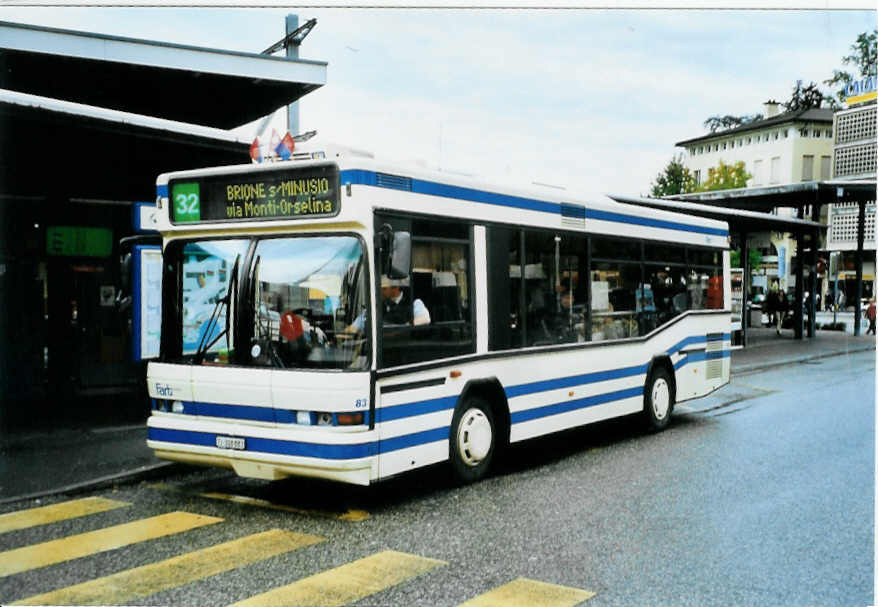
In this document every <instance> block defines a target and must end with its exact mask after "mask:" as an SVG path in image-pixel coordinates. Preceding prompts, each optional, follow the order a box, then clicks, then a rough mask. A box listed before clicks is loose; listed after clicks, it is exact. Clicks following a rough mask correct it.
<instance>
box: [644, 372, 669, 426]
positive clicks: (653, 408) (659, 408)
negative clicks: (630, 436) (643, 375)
mask: <svg viewBox="0 0 878 607" xmlns="http://www.w3.org/2000/svg"><path fill="white" fill-rule="evenodd" d="M675 398H676V394H675V390H674V380H673V378H671V374H670V373H668V370H667V369H666V368H665V367H662V366H659V367H655V368H654V369H653V371H652V373H650V375H649V380H648V381H647V382H646V386H645V387H644V390H643V419H644V421H645V422H646V427H647V429H648V430H651V431H653V432H658V431H659V430H664V429H665V428H666V427H667V426H668V423H670V421H671V413H672V412H673V410H674V401H675Z"/></svg>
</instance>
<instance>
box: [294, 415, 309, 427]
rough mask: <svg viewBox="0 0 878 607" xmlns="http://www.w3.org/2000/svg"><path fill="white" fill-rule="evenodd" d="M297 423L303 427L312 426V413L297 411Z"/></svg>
mask: <svg viewBox="0 0 878 607" xmlns="http://www.w3.org/2000/svg"><path fill="white" fill-rule="evenodd" d="M296 423H297V424H300V425H302V426H310V425H311V412H310V411H296Z"/></svg>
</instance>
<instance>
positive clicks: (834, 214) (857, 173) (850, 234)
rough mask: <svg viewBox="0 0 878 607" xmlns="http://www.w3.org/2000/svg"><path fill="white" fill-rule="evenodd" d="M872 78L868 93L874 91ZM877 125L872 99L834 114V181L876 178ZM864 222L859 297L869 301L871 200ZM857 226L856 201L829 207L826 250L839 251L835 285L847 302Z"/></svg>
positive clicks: (877, 113) (852, 288)
mask: <svg viewBox="0 0 878 607" xmlns="http://www.w3.org/2000/svg"><path fill="white" fill-rule="evenodd" d="M874 88H875V87H874V78H873V80H872V90H873V91H874ZM876 123H878V105H876V103H875V100H874V93H873V95H872V100H871V101H870V102H867V103H865V104H860V105H855V106H853V107H850V108H848V109H846V110H842V111H840V112H836V114H835V116H834V123H833V132H834V133H835V137H834V140H833V143H834V149H833V159H834V161H833V167H832V178H833V179H834V180H844V181H860V180H873V181H874V179H875V177H876V172H878V169H876V162H878V158H876V135H878V129H876ZM864 219H865V223H864V232H863V251H864V256H863V257H864V258H863V292H862V297H863V298H865V299H869V298H871V297H873V296H874V295H875V249H876V243H875V201H874V200H873V201H872V202H868V203H866V205H865V216H864ZM858 223H859V205H858V204H857V203H856V202H842V203H838V204H831V205H829V217H828V224H829V229H828V230H827V234H826V247H825V248H826V249H827V250H828V251H841V253H842V263H841V267H840V268H839V277H838V278H839V282H840V283H841V285H842V288H843V290H844V291H845V292H847V293H848V301H852V298H851V297H850V293H853V292H855V289H856V284H855V283H856V272H855V270H854V264H855V259H854V255H855V252H856V250H857V229H858Z"/></svg>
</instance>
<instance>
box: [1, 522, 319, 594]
mask: <svg viewBox="0 0 878 607" xmlns="http://www.w3.org/2000/svg"><path fill="white" fill-rule="evenodd" d="M322 541H323V538H321V537H317V536H314V535H306V534H302V533H294V532H292V531H281V530H280V529H272V530H270V531H265V532H262V533H257V534H255V535H249V536H246V537H243V538H240V539H237V540H232V541H230V542H226V543H224V544H218V545H216V546H211V547H210V548H204V549H202V550H197V551H195V552H190V553H187V554H183V555H181V556H176V557H173V558H170V559H167V560H164V561H161V562H158V563H153V564H151V565H144V566H143V567H137V568H136V569H129V570H128V571H122V572H120V573H116V574H114V575H110V576H107V577H102V578H98V579H96V580H91V581H89V582H84V583H82V584H77V585H76V586H70V587H68V588H62V589H60V590H56V591H54V592H48V593H46V594H41V595H38V596H32V597H29V598H26V599H22V600H20V601H18V602H17V603H13V604H15V605H119V604H122V603H127V602H130V601H135V600H138V599H142V598H143V597H146V596H149V595H151V594H155V593H157V592H162V591H164V590H169V589H171V588H177V587H179V586H182V585H184V584H189V583H191V582H195V581H197V580H201V579H204V578H207V577H210V576H212V575H217V574H219V573H223V572H226V571H231V570H232V569H237V568H240V567H244V566H246V565H249V564H252V563H255V562H257V561H261V560H264V559H267V558H270V557H273V556H277V555H279V554H284V553H286V552H292V551H293V550H298V549H300V548H304V547H306V546H311V545H313V544H317V543H320V542H322Z"/></svg>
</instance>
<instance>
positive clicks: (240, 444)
mask: <svg viewBox="0 0 878 607" xmlns="http://www.w3.org/2000/svg"><path fill="white" fill-rule="evenodd" d="M216 446H217V448H219V449H235V450H237V451H243V450H244V449H246V448H247V443H246V442H245V441H244V439H243V438H232V437H231V436H217V437H216Z"/></svg>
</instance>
